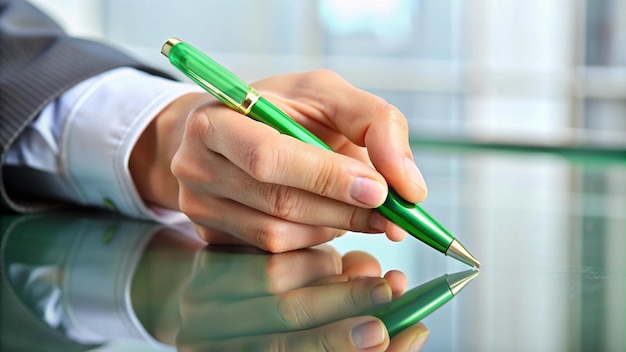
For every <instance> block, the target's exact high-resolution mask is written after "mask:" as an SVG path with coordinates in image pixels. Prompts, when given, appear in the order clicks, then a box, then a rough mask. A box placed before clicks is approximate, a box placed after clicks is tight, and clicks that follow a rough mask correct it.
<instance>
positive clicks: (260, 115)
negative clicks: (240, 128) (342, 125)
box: [248, 97, 332, 151]
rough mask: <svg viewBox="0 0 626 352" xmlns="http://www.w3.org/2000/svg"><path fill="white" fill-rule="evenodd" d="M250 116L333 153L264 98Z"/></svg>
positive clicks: (255, 105) (261, 98)
mask: <svg viewBox="0 0 626 352" xmlns="http://www.w3.org/2000/svg"><path fill="white" fill-rule="evenodd" d="M248 116H250V117H251V118H253V119H255V120H257V121H260V122H263V123H264V124H266V125H268V126H271V127H273V128H274V129H276V130H277V131H278V132H280V133H282V134H286V135H288V136H291V137H294V138H296V139H299V140H300V141H302V142H304V143H307V144H310V145H313V146H316V147H319V148H322V149H327V150H330V151H332V148H331V147H329V146H328V145H327V144H326V143H324V142H323V141H322V140H321V139H319V138H318V137H317V136H316V135H314V134H313V133H311V132H310V131H309V130H307V129H306V128H304V127H303V126H302V125H300V124H299V123H298V122H296V121H295V120H294V119H293V118H291V116H289V115H287V114H286V113H285V112H284V111H282V110H281V109H279V108H278V107H276V105H274V104H272V103H270V102H269V101H268V100H267V99H265V98H263V97H260V98H259V100H258V101H257V102H256V104H254V106H252V108H251V109H250V112H249V113H248Z"/></svg>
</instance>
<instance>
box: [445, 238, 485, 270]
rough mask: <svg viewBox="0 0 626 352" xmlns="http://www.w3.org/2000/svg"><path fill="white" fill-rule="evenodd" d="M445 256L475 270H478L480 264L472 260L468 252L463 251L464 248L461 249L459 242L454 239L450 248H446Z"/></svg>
mask: <svg viewBox="0 0 626 352" xmlns="http://www.w3.org/2000/svg"><path fill="white" fill-rule="evenodd" d="M446 255H447V256H448V257H452V258H454V259H457V260H459V261H461V262H463V263H465V264H467V265H469V266H471V267H476V269H480V262H479V261H478V260H476V258H474V256H473V255H471V254H470V252H469V251H468V250H467V249H465V247H463V245H462V244H461V242H459V241H458V240H457V239H454V240H453V241H452V243H451V244H450V247H448V250H447V251H446Z"/></svg>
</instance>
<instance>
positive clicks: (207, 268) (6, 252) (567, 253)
mask: <svg viewBox="0 0 626 352" xmlns="http://www.w3.org/2000/svg"><path fill="white" fill-rule="evenodd" d="M415 159H416V162H417V164H418V165H419V166H420V168H421V170H422V172H423V173H424V176H425V178H426V180H427V182H428V186H429V196H428V199H427V200H426V201H425V202H424V203H423V204H422V205H423V207H424V208H425V209H426V210H427V211H428V212H429V213H430V214H431V215H433V216H434V217H435V218H436V219H437V220H438V221H439V222H440V223H442V224H443V225H444V226H445V227H447V228H448V229H449V230H450V231H451V232H452V233H454V234H455V235H456V236H457V238H458V239H459V240H460V241H461V242H462V243H463V244H464V245H465V246H466V247H467V248H468V249H469V250H470V251H471V252H472V254H474V256H476V257H477V259H478V260H479V261H481V263H482V267H481V270H480V275H479V276H478V277H477V278H475V279H474V280H472V281H471V282H470V283H469V284H468V285H467V286H466V287H465V288H464V289H463V291H461V292H460V293H458V295H457V296H456V297H454V298H453V299H451V300H450V301H448V302H447V303H445V304H444V305H443V306H441V307H440V308H438V309H437V310H435V311H434V312H432V313H431V314H429V315H427V316H426V317H425V318H424V319H423V320H422V322H423V323H424V324H425V325H426V326H427V327H428V328H429V330H430V337H429V339H428V342H427V343H426V345H425V347H424V349H423V350H424V351H527V350H530V351H625V350H626V259H625V255H624V254H625V253H626V161H625V160H626V158H622V159H621V160H620V159H619V158H602V157H598V156H591V157H589V156H586V157H580V158H579V157H577V156H572V155H566V156H564V155H560V154H550V153H544V152H542V153H539V152H535V153H524V152H498V151H489V150H471V149H459V148H441V147H437V148H430V147H424V148H419V151H416V152H415ZM1 224H2V247H1V250H2V272H1V275H2V290H1V292H2V295H1V296H0V299H1V301H0V302H1V304H2V311H1V313H0V317H1V320H0V328H1V331H2V345H0V347H1V346H5V347H7V346H19V347H20V348H22V349H21V350H29V348H33V349H37V346H39V348H41V346H45V348H44V350H46V351H54V350H59V351H72V350H97V351H127V350H132V351H158V350H163V349H170V348H171V347H170V345H171V344H173V341H175V339H176V335H177V334H178V333H179V330H180V326H181V324H182V322H181V318H180V314H179V310H180V309H181V307H182V309H183V310H184V311H186V312H187V313H186V317H187V319H192V320H193V319H195V320H197V321H201V322H202V324H203V325H204V326H207V327H210V329H205V330H203V331H197V330H196V331H191V332H189V331H183V332H182V333H181V334H186V335H189V336H192V338H198V339H201V338H205V339H206V338H208V339H218V340H219V339H224V338H233V337H242V336H247V337H248V338H250V336H248V335H256V336H259V335H262V334H263V333H264V329H271V328H269V327H268V326H271V325H272V324H275V322H273V319H275V317H273V316H272V311H271V302H275V301H272V295H271V294H270V292H271V291H280V290H287V289H293V288H295V286H293V287H291V286H290V287H289V288H286V287H282V288H280V287H279V286H280V285H281V282H282V281H284V280H280V278H281V277H282V278H285V277H287V278H289V280H288V281H289V282H291V283H292V285H295V283H296V282H299V283H300V284H301V285H302V286H306V284H307V283H310V282H311V280H313V279H320V277H316V278H312V277H306V276H311V275H313V274H312V273H313V272H321V271H323V270H322V269H320V268H324V267H325V266H328V265H330V264H329V260H327V259H324V258H326V257H325V256H324V255H326V254H324V255H322V254H320V253H322V252H320V253H318V252H319V251H318V252H315V251H310V250H309V251H296V252H292V253H287V254H277V255H270V254H266V253H259V252H257V251H254V250H242V248H230V247H219V246H215V247H211V246H209V247H207V248H204V245H203V244H202V243H200V242H199V241H198V240H197V238H196V237H195V236H194V234H193V230H192V228H191V227H190V226H188V224H182V225H180V226H176V227H166V226H161V225H158V224H154V223H149V222H141V221H134V220H132V219H126V218H121V217H119V216H116V215H113V214H102V213H85V212H78V213H59V214H39V215H28V216H4V217H3V218H2V222H1ZM329 245H330V246H331V247H332V248H334V250H335V251H336V252H337V253H339V254H345V253H348V252H351V251H365V252H367V253H369V254H371V255H372V256H373V257H374V258H375V259H376V260H377V261H378V262H379V263H380V267H381V268H382V271H383V273H384V272H387V271H389V270H399V271H402V272H403V273H404V274H405V275H406V277H407V279H408V288H409V289H410V288H413V287H418V286H420V285H422V284H423V283H425V282H428V281H430V280H432V279H435V278H438V277H440V276H441V275H444V274H451V273H456V272H460V271H464V270H467V269H468V267H467V266H465V265H464V264H461V263H459V262H457V261H455V260H454V259H452V258H449V257H445V256H443V255H442V254H441V253H439V252H436V251H434V250H432V249H431V248H429V247H427V246H425V245H424V244H423V243H421V242H419V241H417V240H415V239H413V238H411V237H409V238H407V239H406V240H405V241H404V242H401V243H392V242H390V241H388V240H387V239H386V238H385V237H384V236H383V235H366V234H357V233H348V234H346V235H344V236H343V237H340V238H338V239H336V240H334V241H332V242H331V243H330V244H329ZM330 252H332V251H330ZM330 252H329V253H330ZM323 253H326V252H323ZM297 275H299V276H297ZM300 276H301V277H300ZM263 301H268V302H270V303H269V307H270V308H267V307H268V306H263V304H261V303H260V302H263ZM255 302H256V303H255ZM248 325H249V326H251V327H252V326H254V327H255V328H250V331H251V333H247V331H246V328H245V326H248ZM189 336H188V337H189ZM0 350H4V348H0Z"/></svg>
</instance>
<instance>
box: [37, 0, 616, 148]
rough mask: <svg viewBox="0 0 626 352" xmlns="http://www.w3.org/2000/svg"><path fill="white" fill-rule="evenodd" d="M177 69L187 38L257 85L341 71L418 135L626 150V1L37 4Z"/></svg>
mask: <svg viewBox="0 0 626 352" xmlns="http://www.w3.org/2000/svg"><path fill="white" fill-rule="evenodd" d="M32 2H33V3H35V4H38V5H40V6H41V7H43V8H44V9H46V10H47V11H48V12H50V13H51V15H52V16H53V17H55V18H56V19H58V20H59V21H60V22H61V23H63V25H64V26H65V27H66V29H67V30H68V31H69V32H71V33H73V34H75V35H79V36H85V37H92V38H93V37H95V38H100V39H103V40H107V41H110V42H112V43H115V44H116V45H119V46H122V47H124V48H126V49H127V50H130V51H131V52H133V53H135V54H136V55H138V56H140V57H141V58H143V59H145V60H147V61H149V62H151V63H153V64H155V65H158V66H160V67H163V68H165V69H170V67H168V65H167V62H166V61H165V60H164V59H163V58H162V57H161V55H160V54H159V49H160V47H161V45H162V43H163V42H164V41H165V40H166V39H167V38H169V37H171V36H178V37H180V38H182V39H184V40H186V41H188V42H191V43H192V44H193V45H195V46H197V47H199V48H200V49H201V50H203V51H205V52H206V53H208V54H209V55H210V56H212V57H214V58H215V59H217V60H218V61H220V62H221V63H223V64H224V65H225V66H226V67H228V68H229V69H231V70H232V71H234V72H235V73H236V74H238V75H240V76H242V77H243V78H245V79H246V80H249V81H254V80H256V79H260V78H264V77H266V76H269V75H272V74H277V73H283V72H289V71H300V70H311V69H318V68H329V69H332V70H334V71H337V72H338V73H340V74H341V75H342V76H344V77H345V78H346V79H347V80H348V81H350V82H351V83H352V84H354V85H356V86H357V87H360V88H362V89H365V90H368V91H370V92H373V93H375V94H378V95H380V96H382V97H384V98H385V99H387V100H388V101H389V102H391V103H393V104H394V105H396V106H398V107H399V108H400V110H401V111H403V112H404V114H405V115H406V116H407V117H408V119H409V120H410V124H411V132H412V138H413V139H414V140H415V141H420V140H422V141H426V140H431V139H435V140H456V141H458V140H462V141H468V142H496V143H504V144H521V145H541V146H546V145H547V146H554V145H559V146H571V145H576V146H591V147H598V146H604V147H611V148H619V149H621V150H626V147H625V146H626V0H593V1H591V0H553V1H542V0H506V1H501V0H470V1H461V0H386V1H376V0H301V1H297V2H296V1H286V0H266V1H262V2H261V1H243V0H214V1H198V0H180V1H176V2H174V1H166V0H134V1H132V2H129V1H126V0H32Z"/></svg>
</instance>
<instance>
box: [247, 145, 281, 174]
mask: <svg viewBox="0 0 626 352" xmlns="http://www.w3.org/2000/svg"><path fill="white" fill-rule="evenodd" d="M277 149H280V148H275V147H274V145H273V144H272V143H263V144H261V145H253V146H250V147H249V148H248V150H247V152H246V153H245V154H244V164H245V167H246V169H247V170H248V173H249V174H250V175H251V176H252V177H254V178H255V179H256V180H258V181H261V182H270V181H271V180H272V179H273V177H274V171H275V170H276V169H277V167H278V166H279V165H277V161H276V160H277V156H276V153H277Z"/></svg>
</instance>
